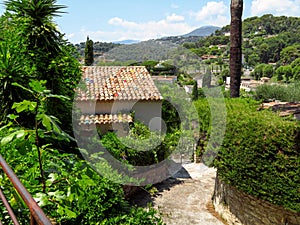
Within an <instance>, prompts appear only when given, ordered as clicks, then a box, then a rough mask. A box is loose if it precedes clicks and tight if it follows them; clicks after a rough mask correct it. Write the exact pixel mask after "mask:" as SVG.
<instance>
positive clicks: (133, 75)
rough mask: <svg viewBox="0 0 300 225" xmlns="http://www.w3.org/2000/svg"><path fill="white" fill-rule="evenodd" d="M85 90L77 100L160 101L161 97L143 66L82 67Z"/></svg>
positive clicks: (79, 92)
mask: <svg viewBox="0 0 300 225" xmlns="http://www.w3.org/2000/svg"><path fill="white" fill-rule="evenodd" d="M82 71H83V80H84V81H85V84H86V85H87V90H86V91H84V90H79V91H77V94H78V100H81V101H85V100H105V101H107V100H161V99H162V96H161V94H160V93H159V91H158V89H157V87H156V86H155V84H154V82H153V80H152V79H151V76H150V74H149V72H148V71H147V69H146V67H144V66H126V67H124V66H123V67H122V66H84V67H82Z"/></svg>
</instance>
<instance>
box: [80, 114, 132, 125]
mask: <svg viewBox="0 0 300 225" xmlns="http://www.w3.org/2000/svg"><path fill="white" fill-rule="evenodd" d="M130 122H133V118H132V116H131V115H129V114H100V115H82V116H81V117H80V122H79V125H93V124H96V125H97V124H111V123H130Z"/></svg>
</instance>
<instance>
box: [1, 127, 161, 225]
mask: <svg viewBox="0 0 300 225" xmlns="http://www.w3.org/2000/svg"><path fill="white" fill-rule="evenodd" d="M2 134H3V136H5V135H6V131H5V130H3V131H2ZM1 136H2V135H1V134H0V137H1ZM19 145H20V142H19V140H13V141H12V142H11V143H10V144H8V145H6V146H4V147H1V150H0V154H1V155H3V157H4V158H5V160H6V161H7V162H8V164H9V165H10V166H11V168H13V170H14V171H15V173H16V174H17V176H18V177H19V178H20V180H21V182H22V183H23V184H24V186H25V187H26V188H27V189H28V191H29V192H30V193H31V195H32V196H33V197H34V198H35V199H36V201H37V202H38V204H39V205H40V206H41V207H42V209H43V210H44V212H45V213H46V215H47V216H48V217H50V218H53V219H55V221H56V222H58V223H60V224H62V225H63V224H66V225H67V224H68V225H72V224H74V225H77V224H114V223H112V221H130V222H128V223H125V224H162V222H161V219H160V216H159V214H158V213H157V211H155V210H154V209H152V208H150V209H142V208H136V207H131V206H130V205H129V203H128V202H127V201H126V200H125V197H124V193H123V189H122V186H121V185H119V184H115V183H113V182H112V181H109V180H108V179H106V178H104V177H102V176H100V175H99V174H98V173H96V172H95V171H94V170H93V169H92V168H91V167H89V166H88V165H87V163H86V162H85V161H83V160H81V159H79V158H78V157H77V156H76V155H73V154H62V153H60V152H58V151H57V150H54V149H51V148H50V146H49V147H48V148H44V151H43V152H42V156H43V162H44V171H45V177H46V178H47V179H46V185H47V188H46V193H43V192H42V185H41V184H40V171H39V169H38V168H39V164H38V160H37V154H36V152H35V151H24V147H22V148H19ZM22 149H23V151H22ZM25 150H26V149H25ZM0 186H1V188H2V189H3V191H4V193H5V195H6V196H7V198H8V200H9V202H10V204H11V206H12V207H13V209H14V211H15V213H16V215H17V217H18V219H19V220H20V221H21V223H20V224H29V216H28V215H29V211H28V209H27V207H26V206H25V205H24V204H23V201H22V199H21V198H20V197H19V195H17V194H16V192H15V191H14V188H13V187H12V186H11V184H10V182H9V181H8V178H7V177H6V176H4V174H0ZM1 207H2V205H1ZM0 220H1V221H3V222H4V223H5V224H12V223H11V221H10V219H9V217H8V216H7V212H5V211H3V214H0ZM157 221H160V223H158V222H157Z"/></svg>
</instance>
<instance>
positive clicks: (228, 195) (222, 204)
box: [213, 176, 300, 225]
mask: <svg viewBox="0 0 300 225" xmlns="http://www.w3.org/2000/svg"><path fill="white" fill-rule="evenodd" d="M213 204H214V206H215V210H216V211H217V212H218V213H219V214H220V215H221V216H222V217H223V218H224V219H225V220H227V221H228V224H230V225H299V224H300V213H294V212H291V211H289V210H286V209H284V208H283V207H280V206H275V205H273V204H271V203H269V202H266V201H263V200H261V199H258V198H256V197H254V196H251V195H248V194H245V193H243V192H241V191H239V190H237V189H236V188H234V187H232V186H230V185H228V184H226V183H225V182H223V181H221V180H220V179H219V178H218V176H217V178H216V183H215V191H214V196H213Z"/></svg>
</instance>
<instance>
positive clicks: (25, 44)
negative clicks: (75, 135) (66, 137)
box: [0, 0, 81, 132]
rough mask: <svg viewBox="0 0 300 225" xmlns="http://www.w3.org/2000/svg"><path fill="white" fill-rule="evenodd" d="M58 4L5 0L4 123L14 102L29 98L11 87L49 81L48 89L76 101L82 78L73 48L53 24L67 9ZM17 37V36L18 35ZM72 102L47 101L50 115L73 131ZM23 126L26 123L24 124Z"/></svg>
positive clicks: (0, 74) (0, 86)
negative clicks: (75, 96)
mask: <svg viewBox="0 0 300 225" xmlns="http://www.w3.org/2000/svg"><path fill="white" fill-rule="evenodd" d="M55 3H56V1H54V0H47V1H41V0H40V1H28V0H22V1H15V0H11V1H6V2H5V5H6V13H5V14H4V15H2V16H1V18H0V20H1V25H0V37H1V38H0V81H1V82H0V92H1V99H0V101H1V105H2V106H3V107H2V108H1V120H5V119H6V115H8V114H9V113H12V112H13V110H11V106H12V104H13V102H15V101H20V100H22V99H26V93H24V92H23V91H22V90H20V89H18V88H16V87H14V86H12V83H13V82H17V83H19V84H21V85H27V84H28V83H29V81H30V79H37V80H47V81H48V82H47V89H49V90H51V92H52V93H53V94H60V95H64V96H67V97H69V98H70V99H73V96H74V88H75V87H76V85H77V83H78V81H79V80H80V78H81V71H80V68H79V63H78V61H77V60H76V59H75V58H74V57H73V54H74V52H75V51H74V49H73V48H72V47H71V46H70V45H69V44H68V43H67V42H66V40H65V39H64V38H63V35H62V34H61V33H60V32H59V31H58V30H57V29H56V26H55V25H54V23H53V22H52V18H53V16H57V15H58V14H60V13H61V11H60V10H61V9H63V8H64V6H60V5H56V4H55ZM16 34H18V35H16ZM71 108H72V102H71V101H67V100H60V99H51V100H49V101H48V107H47V112H48V113H49V114H52V115H55V116H57V117H58V118H59V119H60V120H61V121H64V124H62V127H63V128H64V130H66V131H68V132H71ZM23 123H24V125H30V124H26V120H24V121H23Z"/></svg>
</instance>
